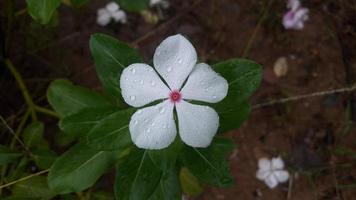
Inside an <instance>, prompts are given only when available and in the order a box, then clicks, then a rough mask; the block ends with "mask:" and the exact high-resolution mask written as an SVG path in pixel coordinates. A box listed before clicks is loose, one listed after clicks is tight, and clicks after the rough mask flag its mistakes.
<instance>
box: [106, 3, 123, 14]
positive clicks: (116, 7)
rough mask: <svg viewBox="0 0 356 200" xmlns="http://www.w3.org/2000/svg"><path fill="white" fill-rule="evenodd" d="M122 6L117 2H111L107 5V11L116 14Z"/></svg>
mask: <svg viewBox="0 0 356 200" xmlns="http://www.w3.org/2000/svg"><path fill="white" fill-rule="evenodd" d="M119 8H120V6H119V5H118V4H117V3H116V2H114V1H113V2H110V3H108V4H107V5H106V9H107V10H108V11H109V12H110V13H114V12H116V11H117V10H119Z"/></svg>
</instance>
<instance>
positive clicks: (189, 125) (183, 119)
mask: <svg viewBox="0 0 356 200" xmlns="http://www.w3.org/2000/svg"><path fill="white" fill-rule="evenodd" d="M176 109H177V114H178V125H179V134H180V137H181V139H182V140H183V142H184V143H186V144H187V145H189V146H192V147H207V146H209V144H210V143H211V140H212V139H213V137H214V135H215V134H216V131H217V130H218V127H219V116H218V114H217V113H216V112H215V110H214V109H212V108H210V107H208V106H200V105H193V104H190V103H188V102H186V101H180V102H179V103H177V104H176Z"/></svg>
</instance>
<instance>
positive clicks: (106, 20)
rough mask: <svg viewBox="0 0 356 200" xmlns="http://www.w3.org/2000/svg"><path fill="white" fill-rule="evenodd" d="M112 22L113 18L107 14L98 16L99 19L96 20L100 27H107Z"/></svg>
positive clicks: (103, 13) (102, 13)
mask: <svg viewBox="0 0 356 200" xmlns="http://www.w3.org/2000/svg"><path fill="white" fill-rule="evenodd" d="M110 21H111V16H110V14H109V13H107V12H101V13H100V14H98V17H97V19H96V23H98V24H99V25H100V26H106V25H108V24H109V23H110Z"/></svg>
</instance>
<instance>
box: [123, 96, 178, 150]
mask: <svg viewBox="0 0 356 200" xmlns="http://www.w3.org/2000/svg"><path fill="white" fill-rule="evenodd" d="M173 108H174V104H172V103H170V102H169V101H168V100H166V101H164V102H162V103H160V104H158V105H155V106H151V107H147V108H143V109H141V110H138V111H137V112H135V113H134V114H133V115H132V117H131V121H130V125H129V128H130V134H131V139H132V141H133V143H134V144H136V146H138V147H139V148H143V149H163V148H165V147H168V146H169V145H170V144H171V143H172V142H173V141H174V138H175V137H176V134H177V129H176V125H175V122H174V119H173Z"/></svg>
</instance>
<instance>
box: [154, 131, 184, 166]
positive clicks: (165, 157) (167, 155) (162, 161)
mask: <svg viewBox="0 0 356 200" xmlns="http://www.w3.org/2000/svg"><path fill="white" fill-rule="evenodd" d="M181 148H182V142H181V140H180V139H179V137H176V139H175V141H174V142H173V143H172V144H171V145H169V146H168V147H167V148H165V149H161V150H148V155H149V156H150V158H151V160H152V161H153V163H155V164H156V166H157V167H159V168H160V169H161V170H162V171H168V170H171V169H172V168H174V166H175V164H176V160H177V157H178V154H179V153H180V150H181Z"/></svg>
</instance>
